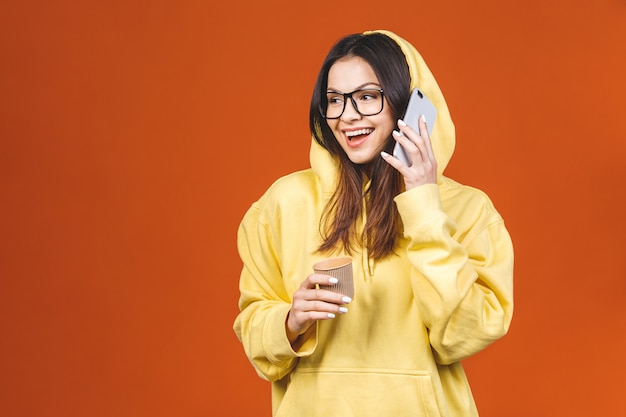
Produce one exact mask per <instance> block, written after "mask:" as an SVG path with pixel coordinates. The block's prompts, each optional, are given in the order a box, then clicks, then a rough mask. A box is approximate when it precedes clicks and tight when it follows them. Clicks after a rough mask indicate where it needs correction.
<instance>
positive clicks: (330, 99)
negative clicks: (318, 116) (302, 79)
mask: <svg viewBox="0 0 626 417" xmlns="http://www.w3.org/2000/svg"><path fill="white" fill-rule="evenodd" d="M328 104H329V105H337V104H343V97H328Z"/></svg>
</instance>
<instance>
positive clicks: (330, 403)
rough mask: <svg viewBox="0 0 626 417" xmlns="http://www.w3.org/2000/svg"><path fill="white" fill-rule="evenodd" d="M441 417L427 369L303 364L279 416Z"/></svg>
mask: <svg viewBox="0 0 626 417" xmlns="http://www.w3.org/2000/svg"><path fill="white" fill-rule="evenodd" d="M332 416H341V417H350V416H354V417H357V416H358V417H369V416H371V417H398V416H419V417H440V416H441V414H440V412H439V407H438V406H437V399H436V398H435V390H434V388H433V384H432V379H431V376H430V373H429V372H427V371H406V370H389V369H367V370H363V369H328V368H325V369H298V370H296V371H294V372H293V373H292V374H291V381H290V382H289V385H288V387H287V390H286V392H285V396H284V397H283V400H282V402H281V404H280V406H279V407H278V409H277V411H276V415H275V417H332Z"/></svg>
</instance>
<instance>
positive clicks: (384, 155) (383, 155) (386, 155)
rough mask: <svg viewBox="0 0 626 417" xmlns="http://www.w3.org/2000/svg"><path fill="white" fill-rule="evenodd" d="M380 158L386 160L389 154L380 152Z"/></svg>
mask: <svg viewBox="0 0 626 417" xmlns="http://www.w3.org/2000/svg"><path fill="white" fill-rule="evenodd" d="M380 156H382V157H383V158H387V157H388V156H389V154H388V153H387V152H385V151H382V152H381V153H380Z"/></svg>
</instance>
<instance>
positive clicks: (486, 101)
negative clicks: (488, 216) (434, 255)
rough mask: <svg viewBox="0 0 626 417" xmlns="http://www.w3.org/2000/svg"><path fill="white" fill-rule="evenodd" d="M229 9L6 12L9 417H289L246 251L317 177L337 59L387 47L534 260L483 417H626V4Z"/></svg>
mask: <svg viewBox="0 0 626 417" xmlns="http://www.w3.org/2000/svg"><path fill="white" fill-rule="evenodd" d="M210 3H211V2H206V1H203V0H180V1H169V2H167V1H158V0H157V1H154V0H152V1H146V0H144V1H130V2H127V1H121V0H112V1H107V2H104V1H102V2H85V1H70V0H60V1H39V2H37V1H19V0H9V1H3V2H2V5H0V237H1V247H0V328H1V333H0V414H1V415H5V416H13V417H20V416H29V417H30V416H63V417H79V416H80V417H84V416H90V417H99V416H116V417H122V416H129V417H130V416H151V417H160V416H209V415H215V416H217V415H219V416H242V415H251V416H252V415H254V416H263V415H265V416H269V410H270V404H269V401H270V399H269V386H268V384H267V383H266V382H264V381H262V380H261V379H259V378H258V377H257V376H256V374H255V373H254V371H253V370H252V368H251V366H250V365H249V364H248V362H247V360H246V358H245V356H244V354H243V350H242V348H241V346H240V345H239V343H238V341H237V340H236V338H235V336H234V333H233V332H232V330H231V325H232V321H233V319H234V317H235V315H236V313H237V305H236V303H237V297H238V291H237V281H238V274H239V270H240V267H241V265H240V262H239V259H238V256H237V253H236V248H235V234H236V228H237V225H238V223H239V220H240V219H241V217H242V216H243V214H244V212H245V210H246V209H247V207H248V206H249V205H250V204H251V203H252V202H253V201H254V200H255V199H256V198H257V197H259V195H260V194H261V193H262V192H263V191H264V190H265V189H266V187H267V186H268V185H269V184H270V183H271V182H272V181H273V180H274V179H276V178H277V177H278V176H279V175H282V174H285V173H288V172H290V171H293V170H296V169H301V168H304V167H306V166H307V163H308V146H309V133H308V131H307V126H308V125H307V117H308V113H307V111H308V100H309V97H310V92H311V89H312V85H313V82H314V79H315V75H316V73H317V70H318V66H319V64H320V63H321V61H322V59H323V57H324V55H325V53H326V51H327V50H328V48H329V47H330V44H331V43H332V42H334V41H335V40H336V39H337V38H339V37H340V36H342V35H344V34H347V33H351V32H359V31H362V30H366V29H374V28H387V29H391V30H394V31H396V32H397V33H399V34H400V35H402V36H404V37H405V38H407V39H409V40H411V41H412V42H413V43H414V44H415V45H416V46H417V47H418V49H420V51H421V52H422V54H423V55H424V57H425V58H426V60H427V62H428V63H429V65H430V67H431V69H432V70H433V72H434V74H435V76H436V77H437V79H438V81H439V84H440V86H441V88H442V89H443V91H444V94H445V95H446V97H447V100H448V104H449V106H450V109H451V112H452V115H453V118H454V120H455V122H456V126H457V133H458V147H457V153H456V155H455V157H454V158H453V160H452V162H451V165H450V167H449V170H448V174H449V175H450V176H452V177H453V178H455V179H457V180H458V181H461V182H464V183H467V184H470V185H474V186H477V187H479V188H482V189H484V190H485V191H487V192H488V193H489V195H490V196H491V197H492V199H493V200H494V202H495V203H496V205H497V207H498V208H499V210H500V211H501V212H502V214H503V216H504V217H505V220H506V222H507V225H508V227H509V229H510V232H511V234H512V236H513V239H514V243H515V246H516V303H517V304H516V305H517V309H516V315H515V318H514V321H513V326H512V328H511V332H510V334H509V335H508V336H507V337H506V338H504V339H503V340H502V341H500V342H498V343H496V344H495V345H493V346H492V347H491V348H490V349H488V350H487V351H485V352H483V353H480V354H479V355H477V356H476V357H475V358H472V359H471V360H469V361H467V364H466V365H467V369H468V372H469V376H470V380H471V382H472V384H473V388H474V391H475V395H476V400H477V402H478V405H479V408H480V410H481V412H482V416H483V417H502V416H509V417H515V416H520V417H522V416H523V417H534V416H551V417H553V416H568V417H577V416H581V417H582V416H589V415H602V416H618V415H622V413H623V404H622V400H623V398H622V397H623V378H622V377H621V376H622V375H623V374H624V372H626V364H625V360H624V352H626V332H625V331H624V329H626V326H625V324H626V323H625V321H626V318H625V317H626V314H625V307H624V305H625V303H624V301H623V300H624V296H625V295H626V279H625V277H626V268H625V267H624V265H625V264H624V262H623V259H624V252H625V251H624V249H625V244H624V240H623V237H624V235H625V232H626V230H625V227H624V225H625V221H624V217H623V213H624V209H623V206H622V204H623V197H624V185H623V179H624V177H625V173H624V168H623V167H624V160H625V159H626V124H625V122H624V110H626V108H625V106H624V98H625V97H626V81H625V78H626V77H624V74H626V62H625V58H624V57H626V42H625V41H624V40H625V39H626V25H625V24H624V22H625V21H626V4H625V3H624V2H623V1H620V0H602V1H593V2H591V1H585V2H583V1H580V0H573V1H560V2H557V1H546V0H531V1H526V2H521V3H520V2H497V1H486V0H478V1H475V2H467V1H460V0H456V1H428V2H421V1H409V0H398V1H395V2H391V3H389V2H387V3H384V2H373V1H368V0H364V1H361V2H336V1H330V0H321V1H317V2H303V3H301V5H298V4H300V3H297V2H296V3H294V2H292V1H291V2H287V1H282V2H281V1H276V0H270V1H269V2H252V1H250V2H248V4H245V3H241V2H222V3H219V4H210ZM272 102H276V103H279V104H280V105H281V107H278V108H274V107H271V106H268V105H267V103H272Z"/></svg>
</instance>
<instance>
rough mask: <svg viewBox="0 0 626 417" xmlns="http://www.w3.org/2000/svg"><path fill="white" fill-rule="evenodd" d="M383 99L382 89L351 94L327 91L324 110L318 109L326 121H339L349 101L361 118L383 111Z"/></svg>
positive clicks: (364, 89)
mask: <svg viewBox="0 0 626 417" xmlns="http://www.w3.org/2000/svg"><path fill="white" fill-rule="evenodd" d="M384 97H385V95H384V94H383V89H382V88H363V89H359V90H355V91H353V92H351V93H338V92H335V91H329V92H327V93H326V109H325V110H324V109H320V112H321V113H322V116H323V117H324V118H326V119H339V118H340V117H341V115H342V114H343V112H344V110H345V109H346V103H347V102H348V99H350V101H351V102H352V106H353V107H354V109H355V110H356V111H357V113H359V114H360V115H361V116H374V115H376V114H378V113H380V112H381V111H383V104H384V101H385V100H384Z"/></svg>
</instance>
